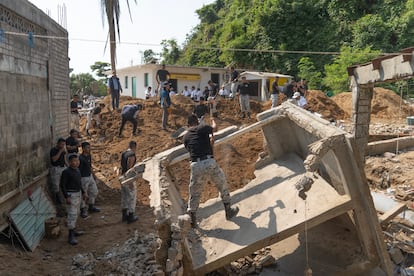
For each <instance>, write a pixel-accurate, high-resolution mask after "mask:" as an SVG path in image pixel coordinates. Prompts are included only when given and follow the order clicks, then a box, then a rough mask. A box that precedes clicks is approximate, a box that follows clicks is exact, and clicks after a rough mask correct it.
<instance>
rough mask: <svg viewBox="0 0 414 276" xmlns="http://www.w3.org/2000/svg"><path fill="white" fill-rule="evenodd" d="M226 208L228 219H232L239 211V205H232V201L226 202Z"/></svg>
mask: <svg viewBox="0 0 414 276" xmlns="http://www.w3.org/2000/svg"><path fill="white" fill-rule="evenodd" d="M224 210H225V211H226V219H227V220H230V219H231V218H233V217H234V216H236V215H237V213H238V212H239V207H237V206H236V207H234V208H232V207H230V203H224Z"/></svg>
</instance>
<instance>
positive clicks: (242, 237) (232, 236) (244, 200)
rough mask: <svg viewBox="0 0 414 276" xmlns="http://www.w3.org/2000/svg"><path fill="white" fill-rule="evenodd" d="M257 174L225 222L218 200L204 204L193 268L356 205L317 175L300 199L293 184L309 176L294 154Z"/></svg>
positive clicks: (204, 268) (215, 264)
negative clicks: (236, 213)
mask: <svg viewBox="0 0 414 276" xmlns="http://www.w3.org/2000/svg"><path fill="white" fill-rule="evenodd" d="M255 174H256V178H255V179H254V180H253V181H251V182H250V183H249V184H247V185H246V186H245V187H244V188H242V189H240V190H238V191H236V192H235V193H234V194H233V196H232V202H233V203H234V204H235V205H238V206H239V208H240V212H239V215H238V216H237V217H235V218H233V219H232V220H231V221H227V220H226V219H225V216H224V210H223V207H222V204H221V201H220V199H212V200H209V201H207V202H206V203H205V204H202V205H201V206H200V209H199V212H198V216H199V217H200V218H202V221H201V222H200V224H199V226H200V229H199V230H200V241H201V242H199V243H195V244H192V245H191V248H190V249H189V250H191V253H192V256H193V268H194V269H195V270H196V272H197V274H200V275H201V274H202V273H207V272H209V271H212V270H214V269H217V268H219V267H221V266H223V265H225V264H227V263H229V262H231V261H233V260H236V259H238V258H240V257H243V256H245V255H247V254H249V253H252V252H254V251H256V250H258V249H260V248H263V247H265V246H267V245H270V244H274V243H276V242H278V241H280V240H283V239H285V238H287V237H289V236H292V235H294V234H296V233H300V232H302V231H303V230H304V229H305V227H307V228H311V227H313V226H316V225H318V224H321V223H322V222H325V221H327V220H329V219H331V218H333V217H336V216H339V215H341V214H344V213H346V212H347V211H349V210H351V209H352V201H351V199H350V197H349V196H348V195H342V196H341V195H339V194H338V193H337V192H336V190H335V189H334V188H333V187H332V186H331V185H330V184H329V183H327V182H326V181H325V180H323V179H322V178H321V177H319V178H317V179H314V181H315V182H314V183H313V185H312V187H311V189H310V190H309V191H308V192H307V199H306V202H305V201H303V200H302V199H301V198H299V197H298V191H297V190H296V189H295V183H296V182H297V181H298V180H299V179H300V178H301V177H302V176H303V175H304V174H305V169H304V167H303V161H302V159H301V158H299V157H298V156H297V155H295V154H289V155H286V156H283V158H281V159H280V160H278V161H276V162H274V163H272V164H269V165H267V166H265V167H263V168H260V169H258V170H256V172H255Z"/></svg>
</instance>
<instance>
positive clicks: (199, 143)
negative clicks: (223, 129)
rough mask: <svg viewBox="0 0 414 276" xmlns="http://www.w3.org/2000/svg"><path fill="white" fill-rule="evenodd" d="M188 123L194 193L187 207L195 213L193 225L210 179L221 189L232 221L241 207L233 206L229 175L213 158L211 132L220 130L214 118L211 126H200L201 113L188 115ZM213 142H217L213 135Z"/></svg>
mask: <svg viewBox="0 0 414 276" xmlns="http://www.w3.org/2000/svg"><path fill="white" fill-rule="evenodd" d="M188 126H189V129H188V132H187V134H185V136H184V146H185V147H186V149H187V150H188V151H189V153H190V159H191V164H190V168H191V177H190V187H189V189H190V196H189V199H188V208H187V212H188V213H189V214H190V216H191V226H192V227H193V228H195V227H196V226H197V217H196V211H197V209H198V205H199V202H200V196H201V192H202V191H203V186H204V183H205V182H206V181H207V180H210V181H211V182H213V183H214V184H215V185H216V187H217V189H218V190H219V191H220V195H221V199H222V201H223V204H224V209H225V211H226V219H227V220H229V219H231V218H232V217H234V216H236V215H237V213H238V212H239V208H238V207H235V208H232V207H231V205H230V193H229V190H228V188H227V183H226V176H225V175H224V172H223V170H222V169H221V168H220V167H219V166H218V164H217V162H216V160H215V159H214V157H213V147H212V144H211V141H210V135H213V131H216V130H217V125H216V123H215V121H214V118H211V126H209V125H207V124H202V125H199V123H198V118H197V116H196V115H194V114H193V115H191V116H190V117H189V118H188ZM212 141H214V137H213V136H212Z"/></svg>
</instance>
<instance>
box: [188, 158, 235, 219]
mask: <svg viewBox="0 0 414 276" xmlns="http://www.w3.org/2000/svg"><path fill="white" fill-rule="evenodd" d="M190 168H191V176H190V196H189V199H188V208H187V211H189V212H195V211H197V209H198V205H199V203H200V197H201V193H202V191H203V187H204V184H205V183H206V182H207V181H208V180H210V182H212V183H214V184H215V185H216V187H217V189H218V190H219V192H220V196H221V199H222V201H223V203H230V193H229V190H228V188H227V182H226V176H225V175H224V172H223V170H222V169H221V168H220V167H219V166H218V164H217V162H216V160H214V158H210V159H205V160H202V161H199V162H191V165H190Z"/></svg>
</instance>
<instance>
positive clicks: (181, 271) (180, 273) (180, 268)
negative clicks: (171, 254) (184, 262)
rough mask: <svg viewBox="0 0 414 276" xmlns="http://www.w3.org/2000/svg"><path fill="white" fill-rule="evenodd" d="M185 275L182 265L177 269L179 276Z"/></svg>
mask: <svg viewBox="0 0 414 276" xmlns="http://www.w3.org/2000/svg"><path fill="white" fill-rule="evenodd" d="M183 275H184V267H183V266H180V267H179V268H178V269H177V276H183Z"/></svg>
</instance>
